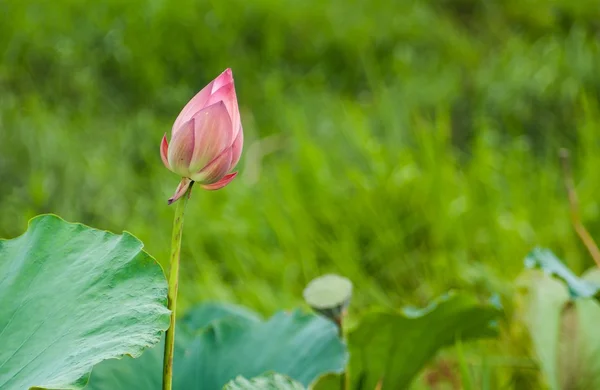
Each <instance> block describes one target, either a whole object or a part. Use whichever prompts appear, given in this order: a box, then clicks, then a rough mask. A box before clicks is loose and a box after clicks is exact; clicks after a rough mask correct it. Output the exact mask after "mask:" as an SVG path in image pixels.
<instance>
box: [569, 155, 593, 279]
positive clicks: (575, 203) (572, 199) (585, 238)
mask: <svg viewBox="0 0 600 390" xmlns="http://www.w3.org/2000/svg"><path fill="white" fill-rule="evenodd" d="M559 155H560V160H561V162H562V167H563V175H564V180H565V187H566V188H567V196H568V198H569V208H570V210H571V223H572V225H573V228H574V229H575V232H577V235H579V238H580V239H581V241H582V242H583V244H584V245H585V247H586V248H587V250H588V252H590V255H591V256H592V259H594V262H595V263H596V266H598V267H600V249H598V245H596V242H595V241H594V239H593V238H592V236H591V234H590V233H589V232H588V231H587V229H586V228H585V226H584V225H583V222H582V221H581V214H580V213H579V199H578V198H577V192H575V182H574V180H573V174H572V172H571V164H570V161H569V151H568V150H567V149H561V150H560V154H559Z"/></svg>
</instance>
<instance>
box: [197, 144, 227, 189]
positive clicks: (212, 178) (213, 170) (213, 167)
mask: <svg viewBox="0 0 600 390" xmlns="http://www.w3.org/2000/svg"><path fill="white" fill-rule="evenodd" d="M230 167H231V148H227V149H226V150H224V151H223V153H221V154H220V155H219V156H218V157H217V158H215V159H214V160H213V161H211V162H210V163H209V164H207V165H206V167H204V168H202V170H201V171H200V172H198V173H195V174H193V175H191V176H190V177H191V178H192V180H194V181H197V182H198V183H200V184H212V183H216V182H218V181H219V180H221V179H222V178H223V176H225V175H226V174H227V172H229V171H230Z"/></svg>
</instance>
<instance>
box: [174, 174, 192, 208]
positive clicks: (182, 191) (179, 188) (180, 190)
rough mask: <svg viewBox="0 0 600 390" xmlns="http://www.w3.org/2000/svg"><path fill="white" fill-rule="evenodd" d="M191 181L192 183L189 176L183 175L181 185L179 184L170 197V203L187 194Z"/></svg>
mask: <svg viewBox="0 0 600 390" xmlns="http://www.w3.org/2000/svg"><path fill="white" fill-rule="evenodd" d="M191 183H192V181H191V180H190V179H188V178H187V177H183V178H182V179H181V181H180V182H179V185H178V186H177V189H176V190H175V193H174V194H173V196H172V197H171V198H170V199H169V202H168V203H169V204H172V203H173V202H175V201H177V200H178V199H179V198H181V197H182V196H183V195H184V194H185V192H186V191H187V189H188V187H189V186H190V184H191Z"/></svg>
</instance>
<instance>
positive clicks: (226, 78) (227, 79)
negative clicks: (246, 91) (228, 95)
mask: <svg viewBox="0 0 600 390" xmlns="http://www.w3.org/2000/svg"><path fill="white" fill-rule="evenodd" d="M212 83H213V85H212V89H211V90H210V93H211V95H212V94H213V93H215V92H216V91H217V90H219V89H221V87H223V86H224V85H227V84H232V83H233V74H232V73H231V68H227V69H225V70H224V71H223V72H221V74H220V75H218V76H217V78H216V79H214V81H213V82H212Z"/></svg>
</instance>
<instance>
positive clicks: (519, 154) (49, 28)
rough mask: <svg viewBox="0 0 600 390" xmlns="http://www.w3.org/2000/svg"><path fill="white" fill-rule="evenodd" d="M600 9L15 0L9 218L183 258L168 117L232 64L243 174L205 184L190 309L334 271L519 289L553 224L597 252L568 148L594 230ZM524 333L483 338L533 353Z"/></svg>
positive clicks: (390, 297) (403, 1) (557, 241)
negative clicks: (92, 230)
mask: <svg viewBox="0 0 600 390" xmlns="http://www.w3.org/2000/svg"><path fill="white" fill-rule="evenodd" d="M599 20H600V7H598V3H597V0H577V1H573V0H545V1H542V0H526V1H524V0H518V1H517V0H506V1H501V0H490V1H485V2H479V1H475V0H443V1H433V0H429V1H427V0H413V1H409V0H398V1H391V0H390V1H388V0H368V1H367V0H355V1H341V0H332V1H328V2H325V1H318V0H305V1H295V0H294V1H292V0H281V1H277V0H254V1H246V0H224V1H192V0H178V1H176V2H169V1H166V0H151V1H141V0H130V1H121V0H107V1H102V2H88V1H83V0H56V1H52V2H49V1H42V0H29V1H28V0H0V55H1V58H0V135H1V138H0V237H5V238H8V237H14V236H16V235H18V234H20V233H21V232H22V231H24V229H25V227H26V223H27V220H28V219H29V218H31V217H33V216H34V215H36V214H39V213H47V212H52V213H56V214H59V215H60V216H62V217H64V218H65V219H67V220H70V221H80V222H83V223H86V224H89V225H92V226H94V227H98V228H102V229H108V230H111V231H115V232H120V231H122V230H127V231H129V232H132V233H133V234H135V235H136V236H137V237H139V238H140V239H142V240H143V241H144V243H145V245H146V248H147V250H148V252H149V253H151V254H152V255H153V256H155V257H156V258H157V259H158V260H159V261H160V262H161V263H162V264H163V265H165V264H166V263H167V261H168V258H167V257H168V252H169V243H170V228H171V223H172V215H173V207H168V206H167V204H166V200H167V198H168V197H169V196H170V195H171V194H172V193H173V191H174V189H175V187H176V185H177V183H178V181H179V178H178V177H176V176H175V175H174V174H172V173H171V172H169V171H168V170H166V169H165V168H164V167H163V165H162V163H161V160H160V156H159V152H158V151H159V144H160V139H161V137H162V135H163V134H164V133H165V132H170V129H171V125H172V123H173V121H174V119H175V117H176V116H177V114H178V113H179V110H180V109H181V108H182V107H183V105H184V104H185V103H186V102H187V101H188V99H189V98H190V97H191V96H193V94H194V93H195V92H197V91H198V90H199V89H201V88H202V87H203V86H204V85H205V84H206V83H208V82H209V81H210V80H212V79H213V78H214V77H215V76H217V75H218V74H219V73H220V72H221V71H222V70H223V69H225V68H226V67H231V68H232V69H233V72H234V76H235V80H236V88H237V92H238V99H239V104H240V109H241V113H242V123H243V125H244V130H245V132H246V133H245V134H246V136H245V140H246V141H245V145H244V154H243V157H242V160H241V162H240V165H239V170H240V176H239V178H238V179H236V180H235V181H234V182H233V183H232V184H231V185H229V186H228V187H226V188H225V189H224V190H221V191H217V192H203V191H201V190H199V189H196V190H195V191H194V194H193V199H192V201H191V202H190V206H189V208H188V211H187V217H186V221H185V234H184V243H183V252H182V259H183V265H182V267H183V270H182V278H183V280H182V285H181V290H180V293H181V299H182V303H181V306H180V307H182V308H183V310H185V307H187V306H188V305H189V304H192V303H195V302H197V301H201V300H207V299H217V300H225V301H232V302H236V303H242V304H246V305H249V306H250V307H252V308H254V309H256V310H258V311H260V312H263V313H272V312H273V311H274V310H276V309H277V308H291V307H294V306H297V305H299V304H301V292H302V289H303V287H304V285H305V284H306V283H307V282H308V281H309V280H310V279H311V278H313V277H315V276H317V275H320V274H323V273H325V272H337V273H340V274H343V275H345V276H347V277H349V278H350V279H352V281H353V282H354V283H355V297H354V301H353V302H354V306H353V307H354V310H355V311H356V312H358V311H360V310H362V309H364V308H365V307H367V306H370V305H376V306H387V307H400V306H402V305H406V304H415V305H424V304H426V303H427V302H428V301H429V300H431V299H432V298H433V297H435V296H437V295H439V294H442V293H443V292H445V291H447V290H448V289H451V288H452V289H463V290H467V291H472V292H474V293H477V294H479V295H480V296H481V297H482V298H483V297H486V296H488V295H490V294H492V293H500V294H501V295H502V296H505V295H507V294H508V295H509V294H510V291H511V288H512V283H511V281H512V280H513V279H514V277H515V276H516V275H517V274H518V273H519V271H520V270H521V268H522V263H523V261H522V260H523V258H524V256H525V255H526V254H527V252H528V251H529V250H530V249H532V248H533V247H534V246H537V245H541V246H546V247H549V248H551V249H552V250H553V251H554V252H555V253H557V254H558V255H559V256H560V257H562V258H563V259H565V261H566V262H567V264H568V265H569V266H570V267H572V269H574V270H575V272H577V273H579V272H581V271H583V270H584V269H586V268H588V267H589V266H591V264H592V262H591V260H590V258H589V256H588V254H587V252H586V251H585V248H584V247H583V246H582V244H581V243H580V242H579V240H578V238H577V237H576V235H575V234H574V233H573V231H572V228H571V226H570V222H569V214H568V207H567V202H566V197H565V193H564V189H563V184H562V178H561V173H560V164H559V160H558V158H557V151H558V149H559V148H560V147H567V148H569V149H571V151H572V153H573V165H574V173H575V176H576V185H577V191H578V193H579V196H580V200H581V212H582V217H583V220H584V223H585V224H586V225H587V227H588V228H589V230H590V231H591V233H592V235H594V236H597V235H598V233H599V231H600V219H599V213H600V208H599V201H598V193H599V190H600V180H598V175H599V168H600V103H599V99H598V98H599V96H600V43H599V40H600V22H599ZM506 344H511V342H510V341H507V340H505V345H504V346H503V344H502V343H500V344H499V345H486V346H485V347H484V348H483V350H482V351H480V353H479V355H478V356H481V355H483V356H484V357H485V356H487V354H489V355H490V356H491V355H494V356H496V355H498V353H500V355H501V356H503V357H502V358H501V359H505V360H506V359H508V361H513V360H515V359H516V360H517V361H518V359H520V358H521V357H526V356H527V352H522V355H519V354H517V355H514V353H513V351H512V349H514V348H517V347H514V346H512V345H506ZM508 350H510V351H508ZM519 353H521V352H519ZM491 359H494V358H493V357H492V358H491ZM511 359H513V360H511ZM486 361H487V360H486ZM502 361H504V360H502ZM488 363H489V362H488ZM488 363H485V364H483V365H482V366H481V367H480V368H481V370H483V372H484V373H485V372H488V371H490V370H492V369H490V368H489V366H488ZM489 364H491V363H489ZM498 364H499V365H502V364H504V363H498ZM506 366H507V367H508V368H509V371H510V370H512V369H513V368H514V367H513V364H512V363H506ZM514 366H519V364H515V365H514ZM517 368H518V367H517ZM485 370H487V371H485ZM492 371H493V370H492ZM482 375H488V374H482ZM511 375H512V376H511ZM515 375H517V374H514V373H513V374H510V375H508V376H506V375H505V376H504V377H503V378H504V379H506V378H509V379H506V380H511V381H513V382H514V381H516V379H514V378H515ZM511 378H512V379H511ZM504 379H502V380H504ZM502 380H500V379H498V383H501V382H502ZM524 386H526V385H524ZM499 388H500V387H499ZM523 388H527V387H523Z"/></svg>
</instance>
